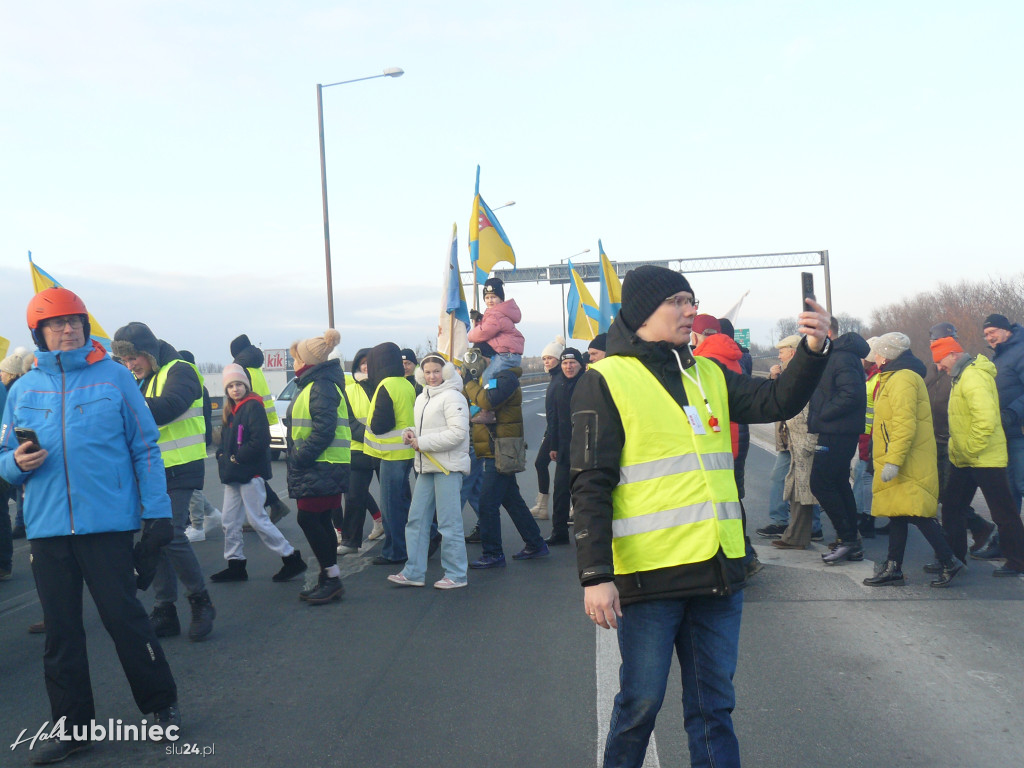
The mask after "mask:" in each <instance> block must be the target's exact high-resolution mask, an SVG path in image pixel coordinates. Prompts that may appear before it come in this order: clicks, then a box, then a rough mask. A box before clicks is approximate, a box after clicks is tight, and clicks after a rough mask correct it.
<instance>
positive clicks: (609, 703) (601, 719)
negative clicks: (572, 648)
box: [594, 627, 661, 768]
mask: <svg viewBox="0 0 1024 768" xmlns="http://www.w3.org/2000/svg"><path fill="white" fill-rule="evenodd" d="M594 629H595V631H596V632H597V653H596V654H595V656H596V658H597V662H596V663H597V763H596V764H597V765H598V766H600V765H602V764H603V763H604V744H605V741H606V740H607V738H608V726H609V723H610V722H611V717H612V707H613V706H614V703H615V694H616V693H618V692H619V664H620V663H621V662H622V658H621V657H620V656H619V643H618V639H617V637H616V634H615V630H613V629H602V628H601V627H595V628H594ZM660 766H661V762H660V761H659V760H658V744H657V741H656V740H655V734H654V733H652V734H651V740H650V742H648V744H647V754H646V755H645V756H644V764H643V768H660Z"/></svg>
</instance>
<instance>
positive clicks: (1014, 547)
mask: <svg viewBox="0 0 1024 768" xmlns="http://www.w3.org/2000/svg"><path fill="white" fill-rule="evenodd" d="M931 349H932V359H933V360H934V361H935V364H936V365H937V366H938V368H939V370H940V371H943V372H945V373H947V374H949V376H950V378H952V380H953V388H952V391H951V392H950V395H949V460H950V462H952V464H953V467H952V469H951V470H950V473H949V485H947V486H946V499H945V503H944V504H943V505H942V528H943V530H944V531H945V533H946V537H947V538H948V539H949V543H950V546H952V547H953V553H954V554H955V555H956V556H957V557H958V558H960V559H961V560H964V559H965V558H966V557H967V525H966V517H967V509H968V505H969V504H970V503H971V499H973V498H974V494H975V493H976V492H977V490H978V488H981V493H982V495H983V496H984V497H985V501H986V502H987V503H988V508H989V511H990V512H991V513H992V522H993V523H995V524H996V527H997V528H998V531H999V546H1000V548H1001V549H1002V552H1003V555H1004V556H1005V557H1006V563H1005V564H1004V565H1003V566H1001V567H999V568H996V570H995V571H993V575H994V576H1020V575H1022V574H1024V524H1022V523H1021V519H1020V510H1018V509H1014V506H1013V495H1012V493H1011V491H1010V483H1009V482H1008V481H1007V479H1006V462H1007V455H1006V435H1005V434H1004V433H1003V430H1002V422H1001V419H1000V413H999V393H998V391H997V389H996V367H995V365H993V364H992V362H991V361H990V360H989V359H988V358H987V357H984V356H982V355H978V357H972V356H971V355H969V354H967V353H966V352H964V350H963V348H962V347H961V346H960V344H959V343H958V342H957V341H956V339H953V338H948V337H947V338H944V339H939V340H938V341H933V342H932V343H931Z"/></svg>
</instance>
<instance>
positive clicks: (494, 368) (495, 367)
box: [480, 352, 523, 387]
mask: <svg viewBox="0 0 1024 768" xmlns="http://www.w3.org/2000/svg"><path fill="white" fill-rule="evenodd" d="M522 362H523V356H522V355H517V354H516V353H515V352H495V353H494V357H492V358H491V362H489V363H488V364H487V367H486V368H484V375H483V376H481V377H480V383H481V384H482V385H483V386H485V387H486V386H487V382H488V381H490V380H491V379H493V378H494V377H495V376H497V375H498V372H499V371H507V370H509V369H511V368H518V367H519V366H520V365H521V364H522Z"/></svg>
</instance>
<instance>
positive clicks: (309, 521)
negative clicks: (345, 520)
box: [297, 509, 338, 570]
mask: <svg viewBox="0 0 1024 768" xmlns="http://www.w3.org/2000/svg"><path fill="white" fill-rule="evenodd" d="M334 512H335V510H327V511H325V512H304V511H303V510H301V509H300V510H299V514H298V515H297V517H298V521H299V528H301V529H302V532H303V533H304V534H306V541H308V542H309V548H310V549H311V550H313V554H314V555H315V556H316V559H317V562H319V563H320V569H321V570H327V569H328V568H330V567H331V566H332V565H337V564H338V549H337V547H338V538H337V536H336V535H335V533H334V523H333V522H331V516H332V515H333V514H334Z"/></svg>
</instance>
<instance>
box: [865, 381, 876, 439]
mask: <svg viewBox="0 0 1024 768" xmlns="http://www.w3.org/2000/svg"><path fill="white" fill-rule="evenodd" d="M877 383H878V374H877V373H875V374H874V375H873V376H872V377H871V378H870V379H868V380H867V384H865V386H866V387H867V390H868V412H867V418H865V419H864V434H865V435H870V434H871V425H872V424H874V423H875V385H876V384H877Z"/></svg>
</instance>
